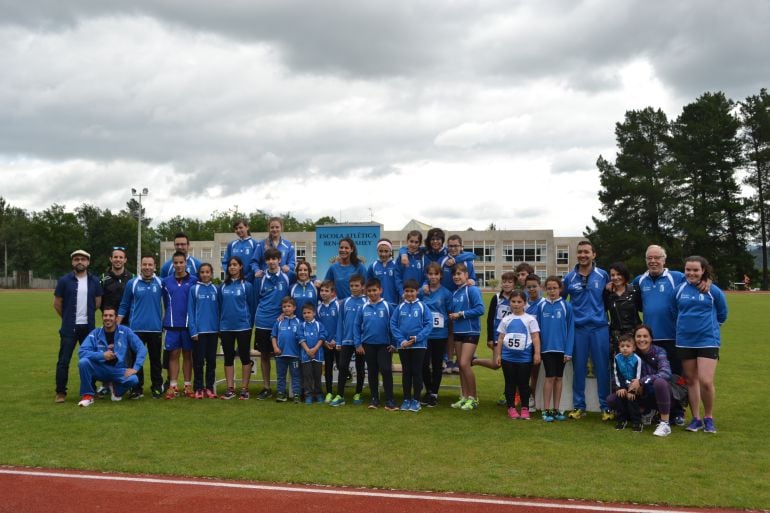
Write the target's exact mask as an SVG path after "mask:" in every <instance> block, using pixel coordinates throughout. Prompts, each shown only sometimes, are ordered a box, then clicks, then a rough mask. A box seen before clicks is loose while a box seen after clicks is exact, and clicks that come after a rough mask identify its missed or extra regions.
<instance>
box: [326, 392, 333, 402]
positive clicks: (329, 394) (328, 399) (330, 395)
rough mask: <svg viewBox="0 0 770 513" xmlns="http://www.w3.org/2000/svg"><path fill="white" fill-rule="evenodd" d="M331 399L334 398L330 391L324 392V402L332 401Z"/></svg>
mask: <svg viewBox="0 0 770 513" xmlns="http://www.w3.org/2000/svg"><path fill="white" fill-rule="evenodd" d="M332 399H334V396H333V395H332V394H331V392H329V393H328V394H326V397H324V402H325V403H326V404H329V403H330V402H332Z"/></svg>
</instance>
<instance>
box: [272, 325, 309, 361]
mask: <svg viewBox="0 0 770 513" xmlns="http://www.w3.org/2000/svg"><path fill="white" fill-rule="evenodd" d="M272 336H273V337H274V338H275V340H276V342H275V343H276V345H277V346H278V349H280V350H281V354H279V355H278V358H299V353H300V352H301V349H300V346H299V341H300V339H301V338H302V328H301V327H300V320H299V319H298V318H297V316H294V317H291V318H288V317H286V318H284V319H283V320H282V321H275V324H274V325H273V332H272Z"/></svg>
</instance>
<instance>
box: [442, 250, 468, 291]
mask: <svg viewBox="0 0 770 513" xmlns="http://www.w3.org/2000/svg"><path fill="white" fill-rule="evenodd" d="M450 258H454V260H455V263H456V264H460V263H462V264H465V267H467V268H468V278H470V279H471V280H473V281H476V268H475V267H474V266H473V261H474V260H475V259H476V255H475V253H471V252H470V251H463V252H462V253H460V254H459V255H457V256H456V257H450V256H449V255H447V256H445V257H444V258H442V259H441V261H440V262H439V263H440V264H441V285H443V286H444V287H446V288H447V289H448V290H449V291H450V292H454V291H455V290H457V285H455V282H454V280H453V279H452V266H450V265H449V264H447V261H448V260H449V259H450Z"/></svg>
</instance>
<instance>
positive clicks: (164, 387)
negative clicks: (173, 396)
mask: <svg viewBox="0 0 770 513" xmlns="http://www.w3.org/2000/svg"><path fill="white" fill-rule="evenodd" d="M170 386H171V382H170V381H169V380H166V381H164V382H163V386H162V387H160V390H161V391H162V392H164V393H165V392H166V391H167V390H168V388H169V387H170Z"/></svg>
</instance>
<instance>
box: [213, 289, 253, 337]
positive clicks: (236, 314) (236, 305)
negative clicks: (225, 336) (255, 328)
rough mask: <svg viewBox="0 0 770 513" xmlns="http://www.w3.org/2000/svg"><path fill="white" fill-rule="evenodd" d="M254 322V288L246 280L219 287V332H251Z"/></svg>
mask: <svg viewBox="0 0 770 513" xmlns="http://www.w3.org/2000/svg"><path fill="white" fill-rule="evenodd" d="M253 322H254V288H253V287H252V285H251V283H249V282H248V281H245V280H234V281H230V282H225V283H223V284H222V285H221V286H220V287H219V331H245V330H251V327H252V325H253Z"/></svg>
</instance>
